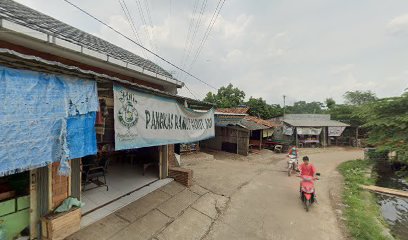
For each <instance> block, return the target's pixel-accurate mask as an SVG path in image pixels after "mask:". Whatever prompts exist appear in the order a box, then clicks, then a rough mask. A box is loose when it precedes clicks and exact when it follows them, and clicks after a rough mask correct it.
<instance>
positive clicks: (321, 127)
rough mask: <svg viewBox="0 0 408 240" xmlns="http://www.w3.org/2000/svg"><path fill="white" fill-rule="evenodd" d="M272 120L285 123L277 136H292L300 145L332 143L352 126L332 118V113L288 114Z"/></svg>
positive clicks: (325, 144) (326, 144)
mask: <svg viewBox="0 0 408 240" xmlns="http://www.w3.org/2000/svg"><path fill="white" fill-rule="evenodd" d="M271 120H272V121H273V122H281V123H282V124H283V125H282V129H281V131H280V134H281V136H277V137H281V138H285V137H286V138H291V139H292V140H293V141H294V142H295V143H296V145H297V146H299V147H307V146H313V147H314V146H323V147H325V146H328V145H331V139H333V138H336V137H339V136H341V135H342V133H343V131H344V130H345V128H346V127H349V126H350V125H348V124H346V123H343V122H339V121H335V120H331V118H330V114H286V115H285V116H282V117H278V118H275V119H271Z"/></svg>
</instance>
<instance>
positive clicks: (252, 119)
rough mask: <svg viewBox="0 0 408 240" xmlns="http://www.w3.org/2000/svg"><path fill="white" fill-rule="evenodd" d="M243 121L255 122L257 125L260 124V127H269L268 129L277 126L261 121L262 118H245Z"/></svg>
mask: <svg viewBox="0 0 408 240" xmlns="http://www.w3.org/2000/svg"><path fill="white" fill-rule="evenodd" d="M245 120H247V121H251V122H255V123H257V124H261V125H264V126H266V127H269V128H273V127H277V126H279V124H277V123H273V122H271V121H267V120H263V119H262V118H257V117H254V116H245Z"/></svg>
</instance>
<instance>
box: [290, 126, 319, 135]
mask: <svg viewBox="0 0 408 240" xmlns="http://www.w3.org/2000/svg"><path fill="white" fill-rule="evenodd" d="M296 132H297V134H299V135H320V133H321V132H322V129H321V128H311V127H298V128H296Z"/></svg>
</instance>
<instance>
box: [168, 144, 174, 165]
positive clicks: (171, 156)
mask: <svg viewBox="0 0 408 240" xmlns="http://www.w3.org/2000/svg"><path fill="white" fill-rule="evenodd" d="M168 149H169V151H168V153H169V156H168V166H169V167H175V166H176V157H175V156H174V144H171V145H168Z"/></svg>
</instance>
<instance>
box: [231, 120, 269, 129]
mask: <svg viewBox="0 0 408 240" xmlns="http://www.w3.org/2000/svg"><path fill="white" fill-rule="evenodd" d="M239 126H242V127H243V128H246V129H248V130H251V131H254V130H262V129H268V128H270V127H267V126H265V125H262V124H259V123H256V122H252V121H248V120H246V119H242V120H241V122H240V123H239Z"/></svg>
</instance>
